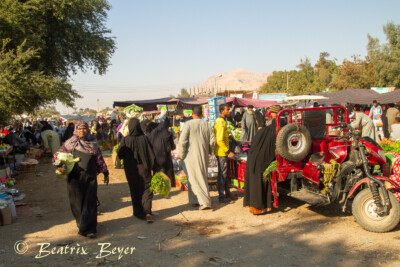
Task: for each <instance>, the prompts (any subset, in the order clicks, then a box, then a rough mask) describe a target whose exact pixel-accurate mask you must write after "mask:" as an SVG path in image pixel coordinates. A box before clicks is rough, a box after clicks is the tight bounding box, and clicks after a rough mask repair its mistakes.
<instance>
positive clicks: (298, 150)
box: [276, 123, 312, 161]
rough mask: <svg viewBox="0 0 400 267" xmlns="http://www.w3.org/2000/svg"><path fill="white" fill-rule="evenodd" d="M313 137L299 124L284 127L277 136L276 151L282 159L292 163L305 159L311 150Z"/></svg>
mask: <svg viewBox="0 0 400 267" xmlns="http://www.w3.org/2000/svg"><path fill="white" fill-rule="evenodd" d="M311 144H312V140H311V135H310V132H309V131H308V129H307V128H306V127H304V126H303V125H299V124H294V123H292V124H288V125H286V126H284V127H283V128H282V129H281V130H280V131H279V132H278V135H277V136H276V150H277V152H278V154H279V155H281V157H282V158H284V159H287V160H290V161H299V160H302V159H304V158H305V157H306V156H307V155H308V153H309V152H310V149H311Z"/></svg>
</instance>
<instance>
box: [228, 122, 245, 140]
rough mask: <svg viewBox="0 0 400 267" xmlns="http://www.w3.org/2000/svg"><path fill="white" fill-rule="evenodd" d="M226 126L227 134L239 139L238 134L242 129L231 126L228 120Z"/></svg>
mask: <svg viewBox="0 0 400 267" xmlns="http://www.w3.org/2000/svg"><path fill="white" fill-rule="evenodd" d="M227 128H228V135H232V136H233V138H234V139H235V140H237V141H238V140H240V134H241V133H242V130H241V129H240V128H236V127H235V126H233V124H232V123H231V122H230V121H228V124H227Z"/></svg>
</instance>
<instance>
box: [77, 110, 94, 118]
mask: <svg viewBox="0 0 400 267" xmlns="http://www.w3.org/2000/svg"><path fill="white" fill-rule="evenodd" d="M73 114H76V115H80V116H88V117H96V116H97V111H96V110H94V109H91V108H85V109H83V108H80V109H75V110H74V112H73Z"/></svg>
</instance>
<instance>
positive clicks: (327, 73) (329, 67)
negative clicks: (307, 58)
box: [313, 52, 337, 92]
mask: <svg viewBox="0 0 400 267" xmlns="http://www.w3.org/2000/svg"><path fill="white" fill-rule="evenodd" d="M329 56H330V55H329V53H328V52H321V53H320V54H319V59H318V61H317V63H316V64H315V66H314V83H313V87H314V91H315V92H321V91H324V90H325V89H327V88H328V86H329V84H330V83H331V81H332V77H333V73H334V72H335V70H336V68H337V66H336V62H335V60H329V59H328V58H329Z"/></svg>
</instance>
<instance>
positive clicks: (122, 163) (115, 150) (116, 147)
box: [113, 144, 124, 168]
mask: <svg viewBox="0 0 400 267" xmlns="http://www.w3.org/2000/svg"><path fill="white" fill-rule="evenodd" d="M118 148H119V144H116V145H115V146H114V148H113V150H114V152H115V153H118ZM120 163H121V167H122V168H123V167H124V160H123V159H121V161H120Z"/></svg>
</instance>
